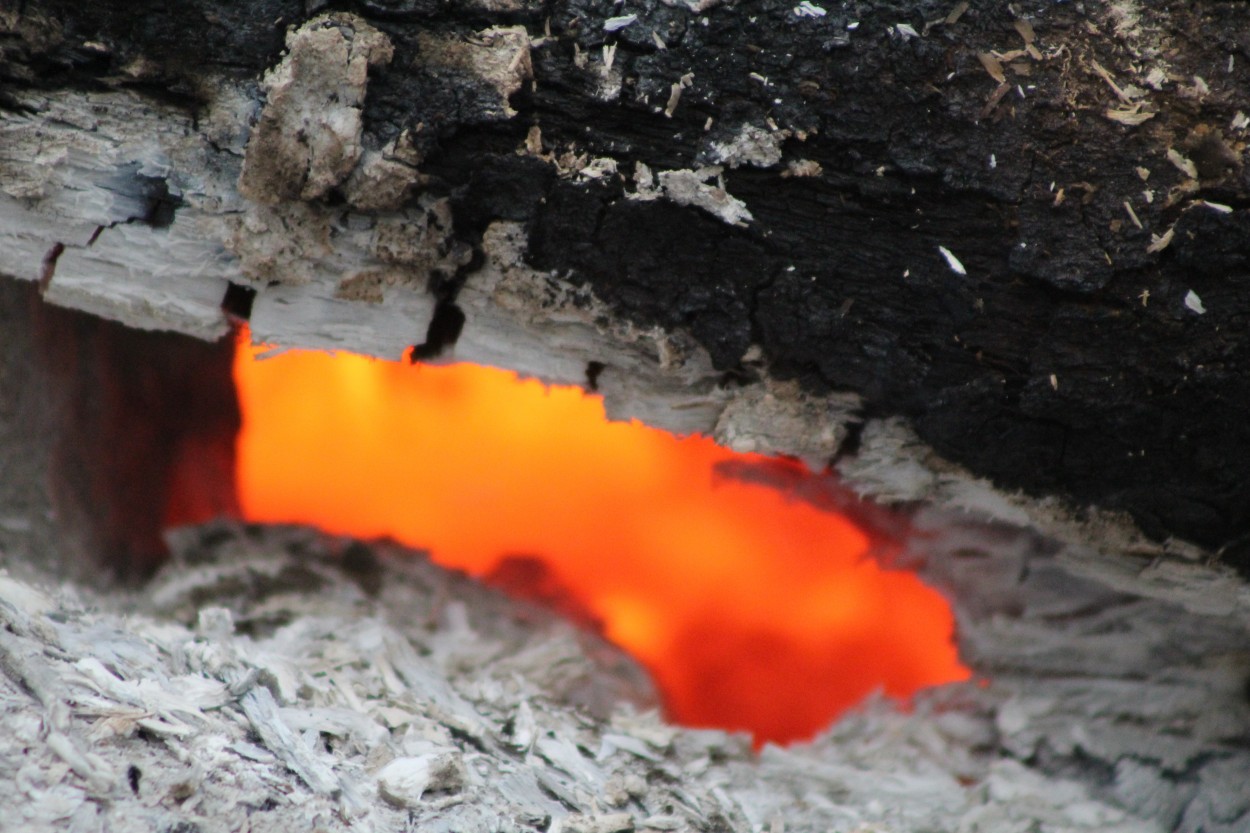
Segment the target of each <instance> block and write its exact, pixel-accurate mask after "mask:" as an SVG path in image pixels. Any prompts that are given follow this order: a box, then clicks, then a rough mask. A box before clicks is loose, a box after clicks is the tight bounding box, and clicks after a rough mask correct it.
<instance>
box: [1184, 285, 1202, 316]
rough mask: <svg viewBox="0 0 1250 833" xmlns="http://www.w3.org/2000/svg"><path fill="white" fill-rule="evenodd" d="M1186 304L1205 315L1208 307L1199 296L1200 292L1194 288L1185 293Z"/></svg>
mask: <svg viewBox="0 0 1250 833" xmlns="http://www.w3.org/2000/svg"><path fill="white" fill-rule="evenodd" d="M1185 306H1186V307H1187V308H1188V309H1190V310H1192V311H1193V312H1196V313H1198V314H1199V315H1204V314H1205V313H1206V311H1207V308H1206V307H1204V306H1203V305H1202V299H1201V298H1199V297H1198V293H1197V292H1194V291H1193V290H1192V289H1191V290H1189V291H1188V292H1186V293H1185Z"/></svg>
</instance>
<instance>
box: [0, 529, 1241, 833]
mask: <svg viewBox="0 0 1250 833" xmlns="http://www.w3.org/2000/svg"><path fill="white" fill-rule="evenodd" d="M978 529H980V527H978ZM977 534H980V535H981V536H982V537H981V539H979V540H978V539H977V537H976V535H977ZM986 536H988V537H986ZM1021 540H1022V539H1021V536H1020V534H1019V533H1012V534H1007V533H1005V532H1003V531H1002V530H997V531H988V532H987V531H984V530H983V531H982V532H980V533H975V534H973V533H967V532H966V531H964V532H961V533H959V534H955V535H954V536H953V537H950V538H949V540H948V541H947V547H948V549H952V550H958V551H959V552H961V553H963V554H962V555H960V556H958V558H957V559H956V560H958V559H964V560H965V561H966V560H967V558H968V556H967V550H968V548H969V547H976V546H982V547H984V546H987V545H992V546H999V547H1001V546H1003V545H1004V544H1011V543H1012V542H1013V541H1014V542H1015V549H1016V552H1014V553H1009V557H1008V558H1007V560H1008V561H1009V562H1012V560H1013V559H1018V558H1019V557H1022V556H1021V553H1022V552H1024V551H1025V550H1027V549H1028V548H1027V547H1026V546H1024V544H1022V543H1020V542H1021ZM1024 540H1027V536H1026V537H1025V539H1024ZM178 547H179V551H180V557H179V560H178V561H177V562H176V563H175V564H173V565H171V566H170V567H169V568H167V569H166V571H165V572H164V573H162V574H161V575H160V576H158V578H157V579H156V580H155V581H154V582H153V584H152V585H151V586H150V587H148V588H145V589H144V590H143V591H142V592H139V593H131V592H123V591H114V592H98V591H92V590H88V589H85V588H81V587H73V586H68V585H65V584H62V585H60V586H56V587H55V588H54V589H49V590H47V591H39V590H36V589H34V588H32V587H31V586H29V585H27V584H24V583H21V582H18V581H16V580H13V579H3V580H0V616H2V617H3V619H4V622H5V624H6V625H7V629H6V630H4V631H2V632H0V637H2V638H0V658H2V659H3V662H2V663H0V667H2V668H3V671H4V673H3V674H2V675H0V772H4V773H5V776H6V777H0V800H3V801H4V804H5V806H6V807H8V808H10V809H9V810H8V812H9V813H10V817H9V821H10V822H12V823H13V824H15V825H17V826H20V827H21V828H22V829H48V828H50V827H54V826H67V827H71V828H72V829H75V830H105V829H108V830H153V829H167V830H168V829H175V828H177V827H178V825H182V827H181V828H179V829H201V830H217V829H222V830H226V829H239V828H241V827H244V826H245V825H247V824H249V823H250V824H252V825H253V826H255V825H257V824H263V826H264V828H265V829H269V830H277V831H281V830H307V829H312V828H316V829H320V830H326V831H332V830H348V829H350V830H355V831H358V830H399V829H414V828H415V829H421V830H436V831H451V830H457V831H479V830H480V831H486V830H492V831H493V830H506V831H527V830H541V831H552V830H557V831H564V832H565V833H576V831H592V832H593V833H625V831H638V830H657V831H669V830H696V831H710V830H719V831H742V833H748V832H749V833H756V831H761V830H764V829H771V830H774V831H776V830H780V829H782V828H783V827H784V828H785V829H787V830H813V831H815V830H848V831H849V830H875V831H880V832H881V833H892V832H893V831H897V832H898V833H903V832H904V831H916V832H917V833H919V831H952V832H953V831H972V830H1036V831H1041V832H1042V833H1048V832H1049V831H1054V833H1059V831H1065V833H1068V832H1071V833H1076V832H1077V831H1086V830H1088V831H1095V830H1097V831H1100V833H1108V831H1116V832H1117V833H1138V831H1143V832H1144V831H1157V830H1162V829H1165V827H1166V826H1167V825H1165V824H1161V823H1160V824H1156V823H1155V822H1153V821H1148V820H1146V819H1144V818H1139V817H1137V816H1134V815H1133V814H1131V813H1130V812H1128V811H1127V810H1125V809H1123V808H1120V807H1117V806H1115V804H1114V803H1113V801H1120V802H1122V803H1124V804H1127V805H1130V806H1132V805H1136V806H1139V807H1144V808H1145V809H1147V810H1150V809H1151V808H1155V809H1158V810H1159V811H1160V812H1161V813H1162V815H1160V816H1159V818H1160V819H1163V818H1165V817H1166V816H1167V814H1168V813H1171V814H1172V815H1173V816H1177V815H1179V816H1181V817H1182V818H1183V820H1184V822H1185V823H1184V824H1182V825H1181V826H1180V828H1179V829H1188V830H1197V829H1199V828H1198V827H1196V826H1195V824H1202V825H1204V826H1205V827H1204V829H1205V830H1206V831H1208V833H1210V831H1217V830H1228V831H1233V830H1237V829H1243V830H1244V829H1245V828H1244V827H1241V828H1238V827H1236V826H1235V825H1236V824H1239V823H1240V821H1238V820H1242V819H1245V818H1250V817H1247V816H1245V815H1244V814H1245V813H1246V812H1247V807H1250V796H1248V795H1246V788H1245V784H1244V781H1241V782H1238V781H1237V780H1236V774H1237V773H1238V772H1243V771H1244V770H1239V769H1238V767H1241V766H1244V765H1245V760H1246V759H1245V753H1244V752H1242V753H1241V756H1240V757H1239V756H1238V755H1237V754H1235V753H1234V752H1230V751H1228V750H1224V749H1221V748H1219V747H1218V745H1216V746H1212V745H1211V744H1210V743H1207V748H1206V751H1205V757H1204V758H1200V759H1198V760H1197V761H1196V762H1195V761H1194V760H1190V761H1189V764H1188V766H1189V767H1190V770H1189V772H1190V774H1191V776H1192V777H1190V778H1188V779H1173V780H1171V781H1169V780H1168V779H1167V778H1166V777H1164V775H1163V774H1161V770H1160V768H1159V766H1158V765H1157V764H1156V763H1152V761H1151V759H1149V758H1145V757H1139V754H1140V752H1141V750H1140V749H1139V748H1136V747H1133V745H1132V743H1133V741H1132V737H1136V736H1131V737H1130V741H1129V742H1128V747H1126V749H1120V750H1119V751H1118V752H1117V754H1119V755H1120V757H1119V758H1118V762H1119V763H1118V764H1117V765H1116V766H1115V768H1114V772H1115V776H1114V782H1113V783H1112V784H1111V785H1105V784H1101V785H1100V784H1095V785H1094V786H1093V787H1091V785H1090V783H1089V781H1088V779H1082V778H1074V777H1067V776H1072V775H1081V773H1077V772H1075V770H1073V771H1072V772H1066V771H1064V764H1063V762H1062V761H1061V760H1060V758H1061V752H1062V750H1061V749H1059V745H1061V744H1060V741H1059V740H1056V739H1061V738H1062V737H1063V736H1064V732H1063V731H1062V730H1063V729H1064V728H1067V729H1068V730H1069V731H1068V734H1069V735H1073V733H1074V732H1075V730H1076V729H1077V728H1078V727H1081V726H1084V727H1085V736H1086V737H1088V736H1091V733H1092V732H1093V731H1096V730H1097V729H1098V727H1099V726H1100V725H1101V723H1106V724H1108V726H1113V725H1114V724H1115V723H1116V722H1117V721H1116V720H1114V719H1112V718H1113V715H1112V714H1111V711H1114V708H1115V707H1118V708H1120V709H1121V711H1125V710H1128V711H1131V710H1132V709H1135V708H1138V707H1144V706H1145V705H1146V704H1147V703H1152V704H1153V705H1152V706H1150V708H1153V709H1155V710H1156V711H1159V712H1161V713H1163V715H1164V716H1166V717H1168V718H1169V719H1170V720H1171V721H1172V723H1170V724H1168V725H1172V726H1173V730H1172V731H1173V732H1176V731H1182V730H1183V728H1184V727H1180V728H1177V727H1176V725H1175V724H1176V717H1177V715H1178V714H1181V713H1182V712H1185V711H1186V710H1187V709H1190V708H1192V706H1193V704H1192V703H1188V704H1187V703H1181V702H1180V701H1179V700H1177V699H1176V698H1175V697H1172V698H1169V697H1152V698H1144V699H1143V698H1140V687H1134V684H1133V683H1132V682H1131V681H1128V680H1122V681H1120V682H1119V683H1118V684H1115V685H1113V684H1112V683H1110V682H1107V681H1103V682H1102V683H1101V685H1103V686H1106V687H1108V688H1109V690H1108V691H1107V692H1105V694H1106V695H1107V696H1105V697H1103V698H1102V699H1100V700H1099V701H1098V702H1099V703H1100V704H1102V708H1104V709H1107V710H1109V711H1107V712H1106V713H1102V714H1100V713H1099V712H1098V710H1097V709H1094V710H1090V709H1088V708H1086V709H1085V710H1081V709H1079V708H1078V706H1080V705H1081V703H1080V696H1078V695H1079V693H1080V692H1085V695H1084V696H1087V697H1088V696H1089V694H1088V692H1090V691H1097V690H1098V687H1099V686H1098V685H1096V684H1094V683H1091V682H1090V681H1089V680H1082V679H1080V678H1067V677H1064V676H1062V675H1058V674H1056V675H1055V676H1054V677H1053V678H1050V677H1042V678H1041V679H1035V680H1034V681H1033V682H1031V683H1027V684H1026V683H1025V682H1024V681H1022V680H1019V679H1013V678H1012V677H1011V676H1010V674H1009V673H1007V672H1003V674H1002V676H1001V677H999V678H995V679H994V680H993V682H992V683H991V684H990V685H989V686H988V687H986V688H979V687H978V686H976V685H958V686H950V687H947V688H944V689H939V690H936V691H933V692H930V693H928V694H926V695H924V696H922V697H920V698H918V701H917V703H916V707H915V709H914V710H913V711H912V712H911V713H906V712H903V711H900V710H898V709H896V708H895V707H894V706H892V705H891V704H888V703H885V702H883V701H872V702H869V703H868V704H866V705H865V706H864V707H863V708H862V709H861V710H859V711H858V712H856V713H854V714H852V715H850V716H848V717H846V718H844V719H843V720H841V721H840V722H839V723H837V724H836V725H835V726H833V727H832V728H831V729H830V730H829V731H828V732H827V733H825V734H824V735H823V736H821V737H820V738H819V739H817V740H816V741H815V742H814V743H812V744H810V745H799V746H795V747H792V748H789V749H781V748H777V747H773V746H766V747H765V748H764V749H763V751H762V752H761V753H760V754H759V755H758V757H756V756H755V755H753V753H752V752H751V750H750V746H749V743H748V741H747V739H746V738H745V737H742V736H734V735H728V734H725V733H724V732H719V731H711V730H684V729H679V728H675V727H672V726H668V725H666V724H664V723H663V722H661V721H660V720H659V719H658V718H657V717H656V716H655V714H654V712H651V711H641V712H640V711H639V710H638V708H639V706H642V707H645V706H646V705H647V703H648V702H650V698H651V696H652V695H651V694H650V691H649V689H648V687H647V684H646V682H645V680H643V679H642V678H640V677H639V676H638V672H637V669H636V668H635V667H634V666H632V664H631V663H629V662H628V661H627V660H624V659H623V658H622V657H621V656H620V655H619V654H618V653H616V652H614V651H613V650H612V649H610V648H608V647H607V646H605V645H603V644H602V643H599V642H597V641H596V640H594V639H592V638H590V637H588V636H587V635H585V634H579V633H577V632H575V631H574V630H573V629H571V627H569V626H567V625H563V624H561V623H558V622H555V621H553V620H552V618H551V617H550V616H549V615H546V614H543V613H542V612H540V611H537V610H535V609H533V608H531V607H529V606H527V605H523V604H518V603H512V602H509V601H507V600H505V599H503V598H501V597H499V596H497V595H496V594H494V593H492V592H490V591H487V590H484V589H482V588H480V587H478V586H476V585H474V584H473V583H471V582H470V581H468V580H466V579H464V578H463V577H460V576H458V575H456V574H452V573H448V572H445V571H442V570H440V569H438V568H436V567H433V566H432V565H430V564H429V563H428V562H426V561H424V560H423V559H421V558H419V557H415V556H414V557H407V558H405V557H402V556H401V555H399V554H397V553H396V552H395V551H394V549H393V548H390V547H379V550H381V551H382V552H381V553H380V555H379V556H378V561H377V562H376V563H375V562H372V561H371V558H370V556H369V553H370V552H371V551H370V550H367V549H364V548H363V547H362V545H359V544H351V545H348V544H345V543H344V542H335V541H332V540H329V539H325V538H322V537H319V536H317V535H316V534H314V533H311V532H308V531H304V530H282V529H269V530H256V529H253V530H250V531H248V532H246V533H231V532H229V531H227V530H223V529H220V528H218V529H211V528H210V529H208V530H205V531H202V532H195V531H188V532H184V533H180V535H179V544H178ZM1007 549H1010V547H1007ZM344 553H346V554H344ZM981 556H982V557H983V558H984V559H987V560H988V561H990V562H993V561H994V560H995V559H996V556H995V554H994V553H993V552H985V553H982V554H981ZM1033 557H1034V560H1035V561H1037V562H1038V563H1036V564H1035V565H1034V566H1035V567H1036V568H1038V569H1039V570H1041V567H1043V566H1044V565H1043V564H1041V562H1040V561H1039V560H1038V559H1037V557H1036V554H1035V553H1034V554H1033ZM929 558H930V559H932V560H935V561H936V562H938V563H945V562H946V561H950V560H951V558H952V556H950V554H949V553H948V554H947V555H945V556H943V555H942V547H940V546H937V547H934V548H932V549H931V552H930V553H929ZM1042 560H1044V559H1042ZM1042 572H1044V570H1043V571H1042ZM998 575H999V580H1000V583H1001V582H1006V583H1008V584H1009V583H1010V578H1009V577H1010V575H1012V573H1011V570H1009V569H1008V570H999V573H998ZM965 578H967V576H965ZM992 585H993V583H992V582H991V587H990V589H991V591H994V590H996V589H1001V588H994V587H993V586H992ZM371 594H372V595H371ZM984 613H985V612H984V611H982V612H981V614H978V615H979V616H980V618H981V619H982V620H984V623H983V625H982V627H989V628H993V627H1002V625H1001V624H1000V623H998V622H997V620H998V619H1001V618H1002V616H1001V614H1000V615H999V616H986V615H984ZM1051 613H1052V614H1053V613H1054V611H1052V612H1051ZM973 618H976V617H973ZM1078 618H1080V617H1079V615H1078ZM1139 618H1141V619H1142V620H1143V621H1145V620H1148V617H1139ZM1044 621H1045V617H1038V621H1036V622H1033V623H1032V626H1033V627H1034V628H1035V629H1037V630H1038V632H1039V633H1042V634H1043V639H1044V633H1045V627H1044ZM1069 636H1070V634H1069ZM1036 637H1037V635H1036V634H1034V635H1033V638H1036ZM592 657H598V659H592ZM1111 688H1114V690H1110V689H1111ZM1174 688H1175V689H1177V690H1183V689H1185V688H1186V686H1185V685H1184V684H1183V681H1177V682H1176V685H1175V686H1174ZM1189 688H1191V689H1192V688H1195V687H1194V686H1190V687H1189ZM1074 692H1075V693H1074ZM1111 695H1114V696H1111ZM1181 699H1183V698H1181ZM1126 701H1134V702H1132V703H1131V704H1130V703H1127V702H1126ZM575 702H581V703H583V704H585V705H586V706H588V707H579V706H577V705H574V703H575ZM631 703H632V704H636V705H631ZM1116 704H1119V705H1118V706H1116ZM1086 705H1088V704H1086ZM1218 705H1219V704H1218V703H1216V702H1214V701H1208V706H1209V708H1210V709H1211V710H1212V711H1213V712H1216V713H1218ZM1126 707H1127V709H1126ZM596 714H597V715H598V716H596ZM1232 718H1233V716H1231V715H1225V723H1227V722H1228V720H1231V719H1232ZM1100 721H1101V723H1100ZM1215 723H1219V721H1218V720H1216V721H1215ZM1231 728H1232V727H1230V726H1228V725H1225V726H1223V727H1222V729H1221V728H1220V727H1218V726H1213V727H1212V728H1211V731H1212V732H1213V733H1214V734H1215V735H1219V734H1220V732H1221V731H1223V732H1225V733H1227V732H1228V731H1230V729H1231ZM1241 728H1242V729H1244V724H1243V726H1242V727H1241ZM1141 734H1145V732H1144V730H1143V732H1142V733H1141ZM1073 736H1075V735H1073ZM1051 742H1053V743H1055V744H1057V746H1056V748H1055V749H1052V750H1047V749H1045V746H1046V744H1047V743H1051ZM1111 745H1112V746H1114V745H1115V744H1114V742H1113V743H1112V744H1111ZM1168 745H1169V746H1172V747H1176V746H1177V744H1175V743H1170V744H1168ZM1121 746H1123V742H1121ZM1039 748H1041V750H1042V751H1041V752H1039V751H1038V750H1039ZM1092 749H1093V751H1094V754H1100V753H1102V752H1105V751H1106V748H1104V747H1092ZM1164 751H1166V752H1167V754H1168V755H1171V756H1173V757H1172V758H1169V761H1168V762H1169V763H1170V764H1175V763H1179V762H1180V760H1179V758H1176V756H1183V755H1186V754H1189V753H1188V752H1186V751H1184V750H1177V749H1175V748H1173V749H1171V750H1164ZM1047 755H1049V756H1050V759H1049V760H1043V759H1045V758H1046V756H1047ZM1173 758H1175V759H1173ZM1039 760H1041V761H1042V763H1043V764H1046V765H1049V768H1050V770H1051V771H1050V772H1047V771H1046V770H1047V766H1045V765H1044V766H1042V767H1041V768H1038V767H1035V766H1030V765H1029V763H1028V762H1030V761H1033V762H1036V761H1039ZM1168 784H1171V785H1172V787H1173V789H1172V790H1171V792H1168V791H1167V790H1165V789H1163V787H1164V786H1166V785H1168ZM1160 796H1163V798H1160ZM1152 802H1153V803H1152ZM1160 802H1162V804H1161V803H1160ZM1169 802H1170V803H1169ZM1230 814H1231V815H1230ZM1237 814H1241V815H1237ZM1229 818H1231V819H1233V822H1232V823H1231V824H1230V823H1227V822H1226V820H1227V819H1229ZM1221 820H1225V821H1221ZM191 825H194V826H195V827H191Z"/></svg>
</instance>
